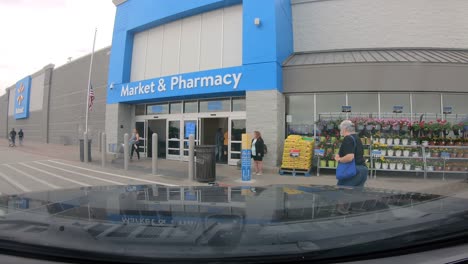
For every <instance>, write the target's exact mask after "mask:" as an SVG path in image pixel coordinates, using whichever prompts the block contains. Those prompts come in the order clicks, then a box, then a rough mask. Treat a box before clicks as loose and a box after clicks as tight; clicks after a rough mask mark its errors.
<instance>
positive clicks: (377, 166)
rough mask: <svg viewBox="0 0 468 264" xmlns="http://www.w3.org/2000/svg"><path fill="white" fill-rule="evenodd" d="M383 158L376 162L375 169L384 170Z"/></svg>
mask: <svg viewBox="0 0 468 264" xmlns="http://www.w3.org/2000/svg"><path fill="white" fill-rule="evenodd" d="M382 158H383V157H381V158H379V159H376V160H375V162H374V167H375V169H377V170H380V169H381V168H382Z"/></svg>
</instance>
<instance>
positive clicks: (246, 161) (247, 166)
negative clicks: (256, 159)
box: [241, 149, 252, 181]
mask: <svg viewBox="0 0 468 264" xmlns="http://www.w3.org/2000/svg"><path fill="white" fill-rule="evenodd" d="M251 158H252V151H251V150H250V149H243V150H242V154H241V170H242V181H250V180H251V179H252V171H251Z"/></svg>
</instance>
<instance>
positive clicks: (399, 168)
mask: <svg viewBox="0 0 468 264" xmlns="http://www.w3.org/2000/svg"><path fill="white" fill-rule="evenodd" d="M403 167H404V163H403V160H399V161H398V162H397V164H396V169H397V170H403Z"/></svg>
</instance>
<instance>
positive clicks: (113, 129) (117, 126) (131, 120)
mask: <svg viewBox="0 0 468 264" xmlns="http://www.w3.org/2000/svg"><path fill="white" fill-rule="evenodd" d="M105 124H106V135H107V146H108V149H107V150H108V151H109V152H118V151H119V145H120V144H122V143H123V142H124V140H123V139H124V134H125V133H128V134H129V135H131V133H132V129H133V128H134V127H135V106H134V105H129V104H108V105H106V120H105ZM112 145H114V146H115V148H114V149H112V148H110V146H112Z"/></svg>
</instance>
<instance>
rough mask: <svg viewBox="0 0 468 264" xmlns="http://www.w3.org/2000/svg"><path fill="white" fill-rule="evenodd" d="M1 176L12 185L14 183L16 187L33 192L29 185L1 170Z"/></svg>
mask: <svg viewBox="0 0 468 264" xmlns="http://www.w3.org/2000/svg"><path fill="white" fill-rule="evenodd" d="M0 177H2V178H3V179H4V180H5V181H7V182H8V183H10V184H11V185H13V186H15V187H16V188H18V189H20V190H21V191H23V192H31V190H30V189H29V188H28V187H26V186H24V185H23V184H21V183H19V182H17V181H15V180H13V179H12V178H10V177H9V176H7V175H5V174H3V172H0Z"/></svg>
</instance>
